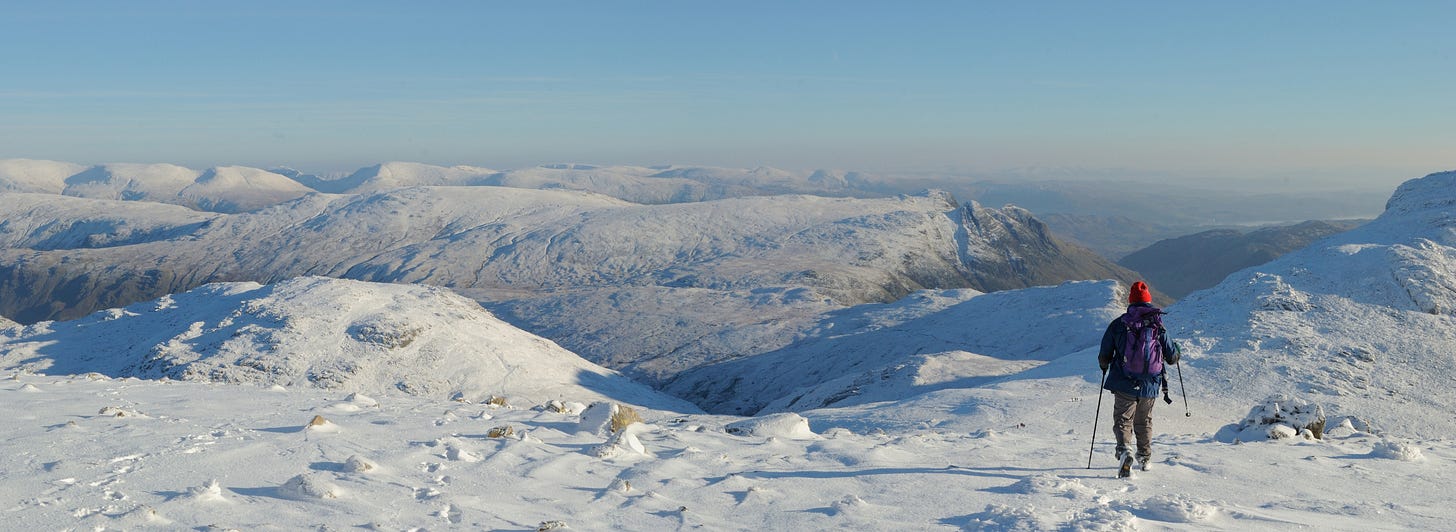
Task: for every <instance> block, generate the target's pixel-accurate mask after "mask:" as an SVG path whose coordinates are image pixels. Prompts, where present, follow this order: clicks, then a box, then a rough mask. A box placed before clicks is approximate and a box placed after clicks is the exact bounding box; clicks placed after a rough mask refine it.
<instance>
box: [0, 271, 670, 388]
mask: <svg viewBox="0 0 1456 532" xmlns="http://www.w3.org/2000/svg"><path fill="white" fill-rule="evenodd" d="M0 366H3V367H5V368H9V369H16V370H20V371H24V372H40V373H47V374H81V373H88V372H97V373H101V374H104V375H108V376H112V377H140V378H144V379H159V378H170V379H175V380H206V381H212V382H229V383H251V384H258V385H273V384H278V385H284V386H290V387H292V386H312V387H319V388H328V389H335V390H341V391H351V392H360V393H365V394H380V393H387V392H390V391H395V390H399V391H404V392H407V393H410V394H414V395H421V396H429V397H435V398H439V399H451V398H459V399H464V400H469V401H472V402H484V401H485V400H487V399H488V398H490V397H492V396H499V397H505V398H506V399H507V400H509V401H512V402H517V403H519V404H522V405H526V406H529V405H539V404H543V403H545V402H546V401H549V400H553V399H554V400H569V401H586V402H590V401H595V400H615V401H622V402H627V403H631V404H637V405H643V406H647V407H649V408H654V409H670V410H679V411H691V410H693V408H692V407H691V406H690V405H688V404H686V403H684V402H682V401H679V400H675V399H669V398H667V397H665V396H663V395H661V394H659V393H657V392H654V391H651V390H650V389H648V388H646V387H645V386H642V385H640V384H637V383H635V382H632V381H630V380H628V379H627V378H625V377H623V376H621V375H620V374H617V373H616V372H613V371H610V370H607V369H604V368H601V367H599V366H596V365H595V364H591V363H589V362H587V361H585V360H582V359H581V358H580V357H577V356H576V355H574V354H572V353H570V352H568V351H566V350H564V349H561V348H560V347H558V346H556V344H554V343H552V342H550V341H548V340H545V339H542V338H540V337H538V336H535V335H532V334H530V333H527V332H524V331H521V330H519V329H516V328H515V327H512V326H510V325H508V324H506V323H504V322H501V321H500V320H497V319H495V318H494V317H493V316H491V315H490V313H488V312H486V311H485V310H484V309H482V308H480V306H479V305H477V304H476V303H475V302H473V301H470V300H468V299H465V298H462V297H460V296H458V295H455V294H453V293H451V292H449V291H447V290H444V289H439V288H432V287H423V286H403V285H383V284H372V283H362V282H357V281H345V280H336V279H328V278H319V277H312V278H297V279H293V280H289V281H286V282H282V283H279V284H276V285H269V286H263V285H258V284H255V283H222V284H212V285H207V286H204V287H201V288H198V289H195V290H192V291H190V292H187V293H184V294H178V295H176V296H167V297H164V298H162V299H160V300H157V301H152V302H147V303H139V304H136V305H132V306H129V307H126V308H122V309H111V310H108V311H103V312H98V313H96V314H93V315H91V316H88V317H86V318H83V319H79V320H75V321H69V322H42V323H39V324H35V325H32V326H28V327H25V328H23V329H9V330H8V331H5V332H0Z"/></svg>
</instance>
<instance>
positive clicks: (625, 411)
mask: <svg viewBox="0 0 1456 532" xmlns="http://www.w3.org/2000/svg"><path fill="white" fill-rule="evenodd" d="M641 422H642V416H641V415H640V414H638V413H637V410H635V409H633V408H632V407H630V406H626V405H621V404H617V403H592V405H591V406H589V407H586V410H585V411H583V412H582V413H581V421H579V422H578V423H577V430H578V431H579V432H590V433H593V434H596V435H599V436H606V435H610V434H616V433H618V432H621V431H622V429H624V428H626V427H627V426H628V425H631V424H633V423H641Z"/></svg>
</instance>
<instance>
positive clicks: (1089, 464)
mask: <svg viewBox="0 0 1456 532" xmlns="http://www.w3.org/2000/svg"><path fill="white" fill-rule="evenodd" d="M1180 378H1181V375H1180ZM1106 385H1107V370H1105V369H1104V370H1102V384H1099V385H1097V415H1095V416H1093V417H1092V446H1091V447H1089V448H1088V449H1087V469H1092V451H1093V450H1095V449H1097V421H1098V420H1099V419H1101V418H1102V395H1103V394H1102V387H1103V386H1106Z"/></svg>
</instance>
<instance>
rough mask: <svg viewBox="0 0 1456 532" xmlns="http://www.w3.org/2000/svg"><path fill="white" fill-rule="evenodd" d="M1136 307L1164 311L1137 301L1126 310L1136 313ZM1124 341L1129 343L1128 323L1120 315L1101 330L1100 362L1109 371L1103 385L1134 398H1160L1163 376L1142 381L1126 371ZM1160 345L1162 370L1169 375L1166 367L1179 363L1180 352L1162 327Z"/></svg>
mask: <svg viewBox="0 0 1456 532" xmlns="http://www.w3.org/2000/svg"><path fill="white" fill-rule="evenodd" d="M1134 308H1150V309H1153V310H1154V311H1157V312H1161V311H1160V310H1158V308H1157V307H1154V306H1153V305H1152V304H1150V303H1134V304H1132V305H1128V307H1127V310H1128V312H1133V309H1134ZM1123 315H1124V316H1126V315H1127V314H1123ZM1125 343H1127V325H1124V324H1123V323H1122V317H1118V318H1117V319H1115V320H1112V323H1109V324H1107V332H1104V333H1102V349H1101V350H1100V351H1099V352H1098V353H1097V365H1098V366H1099V367H1101V368H1102V370H1103V371H1105V372H1107V382H1106V384H1103V385H1102V387H1103V388H1106V389H1108V390H1112V391H1113V392H1117V393H1121V394H1126V395H1131V396H1133V397H1157V396H1158V390H1159V389H1160V388H1161V386H1162V382H1163V375H1158V376H1157V377H1154V378H1152V379H1150V380H1146V381H1143V380H1141V379H1137V378H1133V377H1129V376H1128V375H1127V373H1124V372H1123V370H1122V351H1123V344H1125ZM1158 346H1159V347H1160V348H1161V349H1162V351H1163V363H1164V367H1163V371H1164V374H1166V372H1167V366H1169V365H1172V364H1177V363H1178V352H1177V351H1175V350H1174V349H1173V346H1172V343H1171V342H1169V341H1168V332H1167V331H1166V330H1163V329H1161V328H1160V329H1159V330H1158Z"/></svg>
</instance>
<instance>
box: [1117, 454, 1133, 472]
mask: <svg viewBox="0 0 1456 532" xmlns="http://www.w3.org/2000/svg"><path fill="white" fill-rule="evenodd" d="M1130 476H1132V454H1131V453H1122V463H1121V464H1119V465H1118V467H1117V477H1118V478H1127V477H1130Z"/></svg>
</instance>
